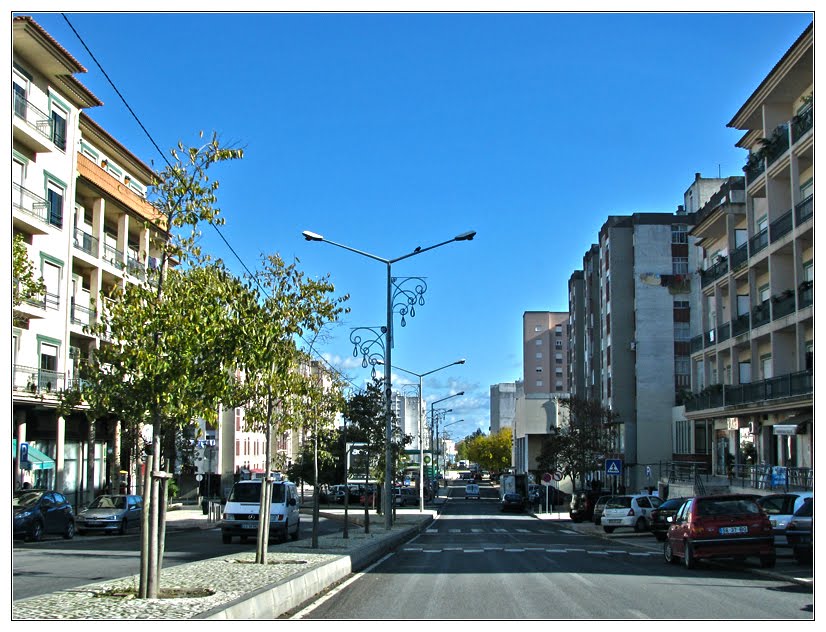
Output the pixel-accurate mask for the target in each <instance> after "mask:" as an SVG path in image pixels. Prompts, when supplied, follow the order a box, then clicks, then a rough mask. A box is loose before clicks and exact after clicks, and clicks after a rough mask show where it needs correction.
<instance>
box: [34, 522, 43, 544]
mask: <svg viewBox="0 0 826 632" xmlns="http://www.w3.org/2000/svg"><path fill="white" fill-rule="evenodd" d="M42 539H43V524H42V523H41V522H40V521H39V520H37V521H35V523H34V526H33V527H32V535H31V540H32V542H40V541H41V540H42Z"/></svg>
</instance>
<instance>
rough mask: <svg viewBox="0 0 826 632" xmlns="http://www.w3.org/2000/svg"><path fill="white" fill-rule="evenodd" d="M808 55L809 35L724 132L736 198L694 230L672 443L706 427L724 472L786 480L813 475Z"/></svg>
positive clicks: (705, 215)
mask: <svg viewBox="0 0 826 632" xmlns="http://www.w3.org/2000/svg"><path fill="white" fill-rule="evenodd" d="M813 46H814V31H813V27H812V26H809V27H808V28H807V29H806V30H805V31H804V32H803V33H802V34H801V36H800V37H799V38H798V40H797V41H796V42H795V43H794V44H793V45H792V46H791V48H790V49H789V50H788V51H787V52H786V54H785V55H784V56H783V58H782V59H781V60H780V61H779V62H778V63H777V64H776V65H775V67H774V68H773V69H772V70H771V71H770V72H769V74H768V75H767V76H766V77H765V79H764V80H763V81H762V82H761V83H760V85H759V86H758V87H757V89H756V90H755V91H754V93H753V94H752V95H751V96H750V97H749V98H748V99H747V100H746V102H745V103H744V104H743V105H742V106H741V107H740V109H739V110H738V112H737V113H736V114H735V115H734V118H732V120H731V121H730V122H729V123H728V127H732V128H734V129H738V130H742V131H743V132H744V134H743V136H742V138H741V139H740V141H739V142H738V143H737V146H738V147H742V148H744V149H747V150H749V159H748V162H747V164H746V167H745V168H744V171H745V182H744V188H745V193H744V195H742V197H740V198H737V199H738V202H737V203H735V202H734V198H733V197H732V196H731V195H729V196H728V198H726V196H723V197H721V199H720V200H719V204H718V205H716V206H711V207H709V208H706V209H704V210H703V211H702V212H701V213H700V214H699V217H698V219H697V224H696V226H695V227H694V228H693V229H692V231H691V235H692V236H695V237H696V238H697V240H698V244H699V246H700V247H701V248H702V255H703V270H702V272H701V278H702V281H701V284H702V302H701V324H702V328H701V330H700V331H698V332H696V333H697V335H695V336H694V337H693V338H692V341H691V364H692V378H693V384H692V388H693V391H694V393H695V395H694V397H693V399H691V400H689V401H688V402H687V403H686V412H685V416H686V418H687V420H688V421H689V422H691V424H690V425H684V427H682V428H679V427H678V433H677V437H676V439H677V441H678V442H684V443H685V442H687V441H688V440H689V439H690V434H691V433H692V432H694V428H695V427H696V426H697V425H700V424H705V425H710V426H713V432H714V447H715V450H714V453H715V458H714V467H715V471H716V472H718V473H721V474H723V473H725V467H726V454H727V453H728V454H731V455H732V457H733V460H734V462H735V464H736V465H738V466H744V467H748V466H749V465H751V464H761V463H764V464H768V465H781V466H783V465H785V466H788V467H791V468H795V469H793V470H790V476H791V475H794V476H799V477H806V476H810V472H809V468H811V467H812V463H813V382H812V376H813V358H814V320H813V304H812V303H813V283H814V265H813V261H814V170H813V160H814V124H813V109H812V106H813V81H814V75H813V59H814V58H813ZM732 193H733V192H732ZM730 460H731V457H730ZM798 468H799V469H798ZM804 482H805V481H804Z"/></svg>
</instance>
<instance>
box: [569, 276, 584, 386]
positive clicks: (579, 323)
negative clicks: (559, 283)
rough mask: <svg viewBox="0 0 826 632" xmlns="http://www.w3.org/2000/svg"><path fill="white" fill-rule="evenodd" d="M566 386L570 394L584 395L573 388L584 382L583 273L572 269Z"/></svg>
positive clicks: (582, 384)
mask: <svg viewBox="0 0 826 632" xmlns="http://www.w3.org/2000/svg"><path fill="white" fill-rule="evenodd" d="M568 305H569V309H568V314H569V316H568V324H569V327H568V386H569V388H570V390H571V395H572V396H577V395H579V396H584V393H577V392H576V391H575V390H574V389H576V388H580V389H582V388H583V386H584V384H585V332H586V323H585V274H584V272H583V271H582V270H574V272H573V274H571V277H570V278H569V279H568Z"/></svg>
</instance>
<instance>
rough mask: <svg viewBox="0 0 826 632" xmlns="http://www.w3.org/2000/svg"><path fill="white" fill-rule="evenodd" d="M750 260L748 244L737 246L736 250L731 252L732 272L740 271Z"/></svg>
mask: <svg viewBox="0 0 826 632" xmlns="http://www.w3.org/2000/svg"><path fill="white" fill-rule="evenodd" d="M748 260H749V244H748V242H747V243H745V244H742V245H740V246H737V248H735V249H734V250H732V251H731V257H729V263H730V264H731V269H732V271H735V270H739V269H740V268H742V267H743V265H744V264H745V263H746V262H747V261H748Z"/></svg>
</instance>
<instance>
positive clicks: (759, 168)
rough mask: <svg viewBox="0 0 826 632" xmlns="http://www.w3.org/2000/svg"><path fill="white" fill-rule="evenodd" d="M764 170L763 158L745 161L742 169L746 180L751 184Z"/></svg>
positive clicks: (764, 162)
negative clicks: (745, 163)
mask: <svg viewBox="0 0 826 632" xmlns="http://www.w3.org/2000/svg"><path fill="white" fill-rule="evenodd" d="M765 170H766V161H765V159H763V158H760V159H758V160H754V161H753V162H750V163H747V165H746V166H745V167H744V168H743V171H744V172H745V174H746V182H747V183H749V184H751V183H752V182H754V181H755V180H757V178H759V177H760V174H761V173H763V172H764V171H765Z"/></svg>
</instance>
